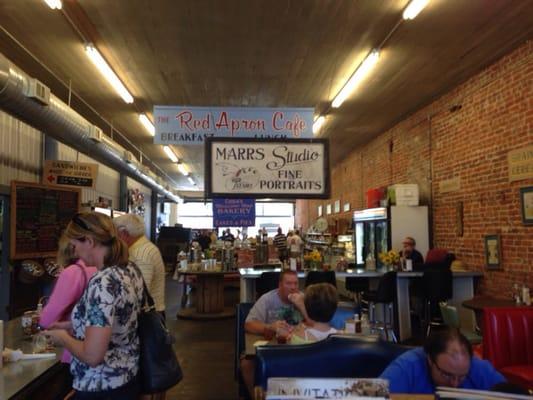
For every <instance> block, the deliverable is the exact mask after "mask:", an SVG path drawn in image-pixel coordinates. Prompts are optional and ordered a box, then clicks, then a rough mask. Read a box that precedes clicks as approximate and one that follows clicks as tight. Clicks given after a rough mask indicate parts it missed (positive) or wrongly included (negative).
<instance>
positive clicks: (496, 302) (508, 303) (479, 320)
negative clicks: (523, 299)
mask: <svg viewBox="0 0 533 400" xmlns="http://www.w3.org/2000/svg"><path fill="white" fill-rule="evenodd" d="M461 305H462V306H463V307H464V308H467V309H469V310H472V311H474V315H475V318H476V330H478V331H479V332H483V310H484V309H485V308H489V307H505V308H507V307H523V305H522V304H517V303H516V302H515V301H514V300H512V299H500V298H496V297H491V296H475V297H473V298H471V299H468V300H465V301H463V302H462V303H461Z"/></svg>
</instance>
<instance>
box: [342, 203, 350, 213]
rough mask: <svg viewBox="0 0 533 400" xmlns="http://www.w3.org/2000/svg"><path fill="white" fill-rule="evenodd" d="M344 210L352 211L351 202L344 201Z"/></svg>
mask: <svg viewBox="0 0 533 400" xmlns="http://www.w3.org/2000/svg"><path fill="white" fill-rule="evenodd" d="M342 211H344V212H348V211H350V203H344V205H343V207H342Z"/></svg>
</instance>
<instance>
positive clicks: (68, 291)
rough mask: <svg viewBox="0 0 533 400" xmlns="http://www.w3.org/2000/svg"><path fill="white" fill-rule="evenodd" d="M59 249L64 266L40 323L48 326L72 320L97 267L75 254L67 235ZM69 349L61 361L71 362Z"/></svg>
mask: <svg viewBox="0 0 533 400" xmlns="http://www.w3.org/2000/svg"><path fill="white" fill-rule="evenodd" d="M58 247H59V248H58V251H57V263H58V265H59V266H60V267H62V268H64V269H63V270H62V271H61V273H60V274H59V276H58V278H57V282H56V283H55V286H54V290H53V291H52V294H51V295H50V299H49V300H48V303H46V306H45V307H44V308H43V310H42V312H41V314H40V317H39V325H40V326H41V327H42V328H45V329H46V328H48V327H50V326H51V325H52V324H54V323H55V322H64V321H70V313H71V312H72V309H73V308H74V305H75V304H76V303H77V302H78V300H79V299H80V297H81V295H82V294H83V292H84V291H85V288H86V287H87V284H88V283H89V279H91V277H92V276H93V275H94V274H95V273H96V268H95V267H88V266H86V265H85V263H84V262H83V260H81V259H79V258H78V257H76V256H75V254H74V248H73V247H72V245H71V244H70V242H69V240H68V239H67V238H66V237H64V236H63V237H61V239H60V240H59V246H58ZM70 360H71V355H70V353H69V351H68V350H65V351H64V352H63V356H62V357H61V361H62V362H64V363H67V364H68V363H70Z"/></svg>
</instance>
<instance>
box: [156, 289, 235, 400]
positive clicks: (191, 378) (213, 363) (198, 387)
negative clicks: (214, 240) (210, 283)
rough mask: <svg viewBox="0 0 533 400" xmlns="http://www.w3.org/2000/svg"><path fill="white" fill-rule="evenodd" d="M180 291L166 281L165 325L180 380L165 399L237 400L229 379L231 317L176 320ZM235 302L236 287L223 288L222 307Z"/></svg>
mask: <svg viewBox="0 0 533 400" xmlns="http://www.w3.org/2000/svg"><path fill="white" fill-rule="evenodd" d="M181 290H182V285H181V284H178V282H176V281H173V280H171V279H168V280H167V286H166V303H167V312H166V314H167V325H168V327H169V329H170V330H171V331H172V333H173V334H174V336H175V338H176V344H175V348H176V352H177V354H178V359H179V361H180V364H181V367H182V369H183V376H184V377H183V380H182V381H181V382H180V383H179V384H178V385H177V386H175V387H174V388H172V389H171V390H170V391H168V392H167V396H166V399H167V400H174V399H176V400H177V399H179V400H185V399H186V400H234V399H238V388H237V384H236V382H235V380H234V379H233V357H234V354H233V351H234V350H233V349H234V343H233V342H234V325H235V318H230V319H222V320H214V321H190V320H183V319H176V312H177V311H178V310H179V307H180V299H181ZM192 297H194V296H192ZM238 300H239V290H238V288H226V291H225V302H226V306H233V305H235V304H236V303H237V302H238Z"/></svg>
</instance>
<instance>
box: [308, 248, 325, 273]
mask: <svg viewBox="0 0 533 400" xmlns="http://www.w3.org/2000/svg"><path fill="white" fill-rule="evenodd" d="M304 261H305V262H306V264H308V265H309V268H311V269H320V267H321V264H322V254H320V252H319V251H318V250H317V249H313V251H312V252H311V253H309V254H306V255H304Z"/></svg>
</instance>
